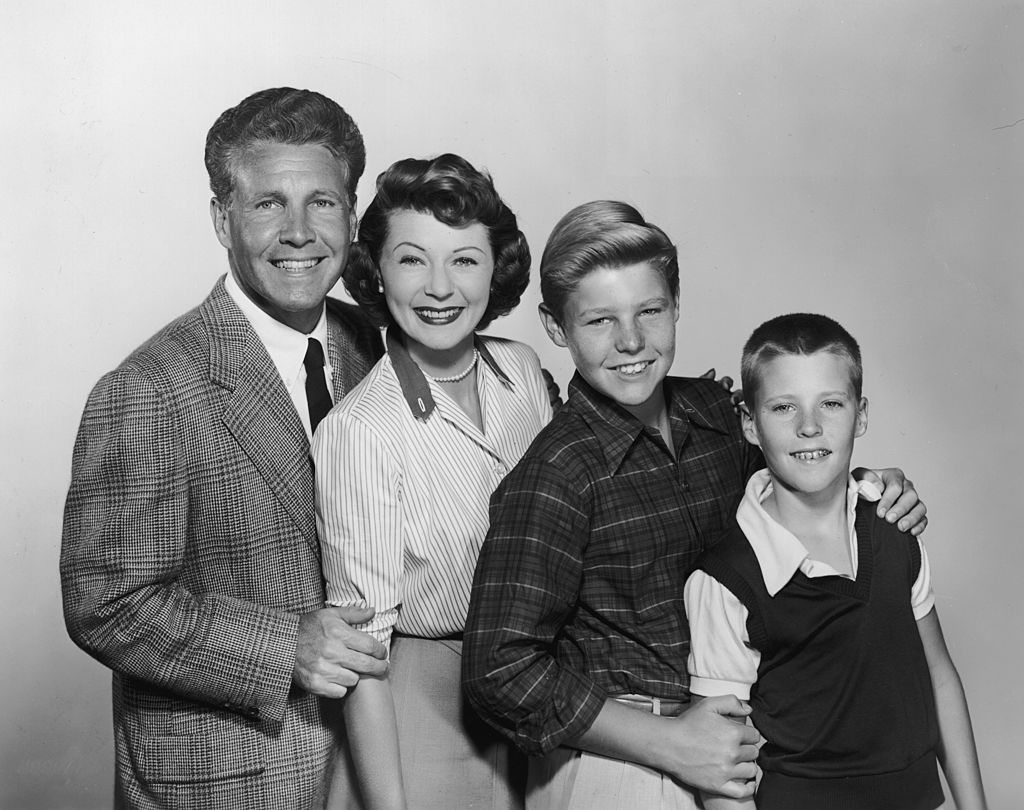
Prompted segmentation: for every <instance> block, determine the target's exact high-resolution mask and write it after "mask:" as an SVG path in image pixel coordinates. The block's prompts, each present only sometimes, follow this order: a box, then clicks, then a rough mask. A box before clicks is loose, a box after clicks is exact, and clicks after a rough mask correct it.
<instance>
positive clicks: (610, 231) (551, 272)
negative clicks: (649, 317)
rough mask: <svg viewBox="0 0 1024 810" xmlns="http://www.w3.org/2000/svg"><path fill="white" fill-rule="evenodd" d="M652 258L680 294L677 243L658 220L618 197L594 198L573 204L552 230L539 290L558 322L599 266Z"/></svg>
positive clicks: (542, 262) (672, 290) (675, 293)
mask: <svg viewBox="0 0 1024 810" xmlns="http://www.w3.org/2000/svg"><path fill="white" fill-rule="evenodd" d="M641 262H646V263H648V264H649V265H650V266H651V267H653V268H654V269H655V270H656V271H657V272H659V273H660V274H661V275H662V277H663V278H664V279H665V283H666V284H667V285H668V289H669V292H670V293H671V294H672V296H673V297H675V298H678V297H679V260H678V258H677V255H676V248H675V245H673V244H672V240H670V239H669V238H668V235H667V234H666V233H665V232H664V231H663V230H662V229H661V228H659V227H658V226H657V225H653V224H651V223H650V222H647V221H646V220H645V219H644V218H643V215H642V214H641V213H640V212H639V211H637V210H636V209H635V208H634V207H633V206H631V205H629V204H627V203H624V202H617V201H615V200H594V201H593V202H588V203H583V205H578V206H576V207H575V208H573V209H572V210H571V211H570V212H569V213H567V214H566V215H565V216H564V217H562V218H561V219H560V220H559V221H558V224H557V225H555V227H554V229H552V231H551V236H549V237H548V242H547V245H546V246H545V247H544V255H543V256H542V257H541V260H540V291H541V297H542V298H543V300H544V306H545V307H547V309H548V311H549V312H550V313H551V314H552V315H553V316H554V318H555V320H557V321H558V322H559V323H561V322H562V318H563V316H564V314H565V304H566V301H567V299H568V298H569V295H570V294H572V293H573V292H574V291H575V290H576V288H577V287H578V286H579V283H580V281H581V280H582V279H583V278H584V277H585V276H586V275H587V274H588V273H590V272H592V271H593V270H596V269H598V268H599V267H613V268H615V267H626V266H628V265H631V264H640V263H641Z"/></svg>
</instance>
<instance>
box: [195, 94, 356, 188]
mask: <svg viewBox="0 0 1024 810" xmlns="http://www.w3.org/2000/svg"><path fill="white" fill-rule="evenodd" d="M261 143H284V144H292V145H295V146H304V145H306V144H314V145H318V146H323V147H324V148H325V149H327V151H328V152H330V153H331V154H332V155H334V157H336V158H337V159H338V160H339V161H341V162H342V163H344V164H345V185H346V187H347V190H348V193H349V198H350V203H352V204H354V203H355V198H356V185H357V184H358V183H359V178H360V177H362V175H363V170H364V169H365V168H366V148H365V147H364V146H363V136H362V134H361V133H360V132H359V127H357V126H356V122H355V121H353V120H352V118H351V116H350V115H349V114H348V113H347V112H345V110H343V109H342V108H341V107H340V106H338V104H337V103H336V102H334V101H331V99H329V98H327V96H324V95H321V94H320V93H317V92H314V91H312V90H296V89H295V88H293V87H273V88H270V89H268V90H260V91H259V92H258V93H253V94H252V95H251V96H249V97H248V98H246V99H244V100H243V101H241V102H240V103H239V104H238V105H237V106H235V107H232V108H231V109H229V110H225V111H224V112H222V113H221V114H220V117H219V118H217V120H216V121H215V122H214V124H213V126H212V127H210V131H209V132H208V133H207V135H206V155H205V160H206V171H207V173H208V174H209V175H210V189H211V190H212V191H213V196H214V197H216V198H217V201H218V202H220V203H221V204H223V205H227V204H228V203H229V202H230V199H231V192H232V191H234V188H235V170H236V169H237V168H238V163H239V161H240V160H241V159H242V158H243V156H244V155H245V152H246V151H247V150H248V149H250V148H251V147H253V146H254V145H258V144H261Z"/></svg>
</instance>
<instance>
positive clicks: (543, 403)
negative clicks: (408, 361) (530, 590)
mask: <svg viewBox="0 0 1024 810" xmlns="http://www.w3.org/2000/svg"><path fill="white" fill-rule="evenodd" d="M478 340H479V341H481V342H482V343H483V346H484V347H485V348H486V350H487V352H488V353H489V354H490V355H491V356H492V357H493V359H494V361H495V364H496V365H497V366H498V367H499V368H500V369H501V371H502V372H504V374H505V376H507V378H508V380H507V381H503V380H502V379H501V378H500V376H499V375H498V374H497V373H495V369H494V368H492V367H491V366H490V364H488V363H486V362H481V363H480V364H479V366H478V371H477V390H478V393H479V396H480V406H481V412H482V413H483V422H484V432H483V433H481V432H480V431H479V430H478V429H477V427H476V426H475V425H474V424H473V422H472V420H471V419H470V418H469V417H468V416H467V415H466V414H465V413H464V412H463V411H462V409H461V408H459V406H458V405H456V404H455V402H454V401H453V400H452V399H450V398H449V397H448V396H447V395H446V394H445V393H444V386H442V385H438V384H437V383H433V382H431V383H430V391H431V393H432V395H433V398H434V401H435V402H436V410H434V411H433V412H432V413H430V414H429V416H427V417H426V418H424V419H421V418H417V416H416V415H414V414H413V411H412V409H411V408H410V406H409V404H408V403H407V401H406V399H405V397H404V396H403V391H402V383H401V381H400V380H399V377H398V375H397V374H396V371H395V365H394V363H393V362H392V359H391V356H390V355H386V356H385V357H384V358H383V359H382V360H381V361H380V362H379V363H378V364H377V365H376V366H375V367H374V368H373V370H372V371H371V372H370V374H369V375H368V376H367V377H366V379H365V380H363V382H362V383H360V384H359V385H358V386H357V387H356V389H355V390H354V391H352V393H351V394H349V396H348V397H347V398H346V399H345V400H344V401H343V402H341V403H340V404H339V405H338V406H337V407H335V408H334V410H332V411H331V413H330V414H329V415H328V416H327V417H326V418H325V419H324V421H323V422H321V423H320V427H319V428H318V429H317V432H316V436H315V437H314V440H313V457H314V460H315V463H316V470H317V476H316V484H317V521H318V528H319V531H320V536H321V538H322V539H323V544H324V576H325V578H326V580H327V598H328V601H329V602H331V603H332V604H357V605H372V606H374V607H375V608H376V609H377V614H376V616H375V617H374V619H373V621H372V622H371V624H370V625H369V627H368V629H369V631H370V632H372V633H373V634H374V635H376V636H377V637H378V638H379V639H380V640H381V641H383V642H384V643H385V644H386V643H387V642H388V640H389V639H390V635H391V631H392V628H394V627H397V629H398V630H399V631H401V632H403V633H406V634H409V635H415V636H422V637H425V638H437V637H442V636H446V635H450V634H452V633H458V632H461V631H462V627H463V622H464V621H465V617H466V609H467V606H468V602H469V589H470V584H471V582H472V579H473V570H474V567H475V565H476V557H477V553H478V551H479V549H480V544H481V543H482V542H483V538H484V535H485V534H486V533H487V524H488V517H487V504H488V501H489V499H490V496H491V493H492V492H493V491H494V488H495V487H496V486H497V485H498V483H499V482H500V481H501V479H502V478H503V477H504V476H505V474H506V473H507V472H508V470H510V469H511V468H512V467H513V466H514V465H515V464H516V462H518V461H519V458H520V457H521V456H522V454H523V452H524V451H525V450H526V448H527V447H528V446H529V444H530V442H531V441H532V440H533V438H534V436H536V434H537V433H538V431H540V429H541V427H543V426H544V425H545V424H546V423H547V422H548V420H549V419H550V418H551V405H550V402H549V395H548V391H547V388H546V386H545V383H544V379H543V377H542V376H541V373H540V364H539V362H538V360H537V357H536V355H535V354H534V353H533V351H532V350H531V349H529V348H528V347H527V346H524V345H523V344H521V343H515V342H513V341H507V340H501V339H498V338H491V337H480V338H478Z"/></svg>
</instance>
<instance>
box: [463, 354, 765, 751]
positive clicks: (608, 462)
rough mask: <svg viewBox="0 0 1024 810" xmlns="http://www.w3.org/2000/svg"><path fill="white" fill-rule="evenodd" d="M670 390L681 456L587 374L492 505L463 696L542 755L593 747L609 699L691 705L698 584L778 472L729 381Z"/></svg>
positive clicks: (672, 382)
mask: <svg viewBox="0 0 1024 810" xmlns="http://www.w3.org/2000/svg"><path fill="white" fill-rule="evenodd" d="M665 386H666V391H667V395H668V400H669V418H670V422H671V428H672V439H673V443H674V445H675V451H676V452H675V456H676V457H675V458H673V455H672V454H671V453H669V452H668V448H666V447H665V445H664V443H663V442H662V440H661V438H660V435H659V434H657V433H656V432H655V431H653V430H651V429H649V428H646V427H644V426H643V425H642V424H641V423H640V422H639V421H638V420H636V419H635V418H633V417H632V416H631V415H630V414H628V413H627V412H626V411H624V410H622V409H621V408H619V407H618V406H616V405H615V404H614V403H613V402H611V400H609V399H607V398H605V397H604V396H602V395H601V394H599V393H597V392H596V391H595V390H594V389H593V388H591V387H590V386H589V385H588V384H587V383H586V382H585V381H584V380H583V379H582V378H581V377H580V376H579V375H578V374H577V375H576V377H574V379H573V381H572V383H571V384H570V387H569V401H568V403H567V404H566V405H565V406H564V407H563V408H562V409H561V410H560V411H559V413H558V414H557V415H556V416H555V418H554V420H553V421H552V422H551V424H550V425H548V427H547V428H545V430H544V431H542V432H541V434H540V435H539V436H538V437H537V439H536V441H535V442H534V443H533V445H532V446H531V447H530V449H529V450H528V451H527V452H526V455H525V456H524V457H523V459H522V460H521V461H520V463H519V465H518V466H517V467H516V468H515V469H514V470H513V471H512V472H511V473H510V474H509V475H508V477H507V478H506V479H505V480H504V481H503V482H502V484H501V486H500V487H499V488H498V490H497V491H496V492H495V494H494V497H493V498H492V499H491V528H490V532H489V533H488V536H487V539H486V541H485V542H484V545H483V549H482V551H481V554H480V559H479V562H478V564H477V569H476V576H475V578H474V582H473V592H472V596H471V601H470V610H469V617H468V619H467V623H466V631H465V647H464V658H463V667H464V669H463V676H464V678H463V685H464V688H465V690H466V693H467V695H468V697H469V699H470V701H471V702H472V703H473V705H474V706H475V707H476V708H477V710H478V711H479V712H480V713H481V714H482V715H483V716H484V717H485V718H487V719H488V720H489V721H490V722H491V723H493V724H494V725H495V727H497V728H498V729H499V730H500V731H502V732H503V733H505V734H506V735H507V736H509V737H510V738H511V739H512V740H513V741H514V742H515V743H516V744H517V745H518V746H519V747H520V748H522V749H523V750H524V751H526V752H527V753H530V754H542V753H547V752H549V751H551V750H552V749H554V748H555V747H557V746H558V745H560V744H562V743H564V742H566V741H568V740H572V739H574V738H575V737H578V736H579V735H580V734H581V733H583V732H584V731H586V730H587V729H588V728H589V727H590V725H591V724H592V723H593V721H594V719H595V718H596V717H597V714H598V712H599V711H600V709H601V706H602V705H603V703H604V700H605V698H606V697H607V696H611V695H617V694H629V693H636V694H644V695H652V696H656V697H661V698H668V699H674V700H680V699H683V700H685V699H687V695H688V690H687V676H686V656H687V652H688V648H689V633H688V630H687V624H686V611H685V608H684V602H683V584H684V583H685V582H686V578H687V576H688V575H689V573H690V571H691V569H692V567H693V563H694V561H695V560H696V558H697V556H698V555H699V554H700V552H701V551H702V549H703V548H704V547H705V544H706V542H707V541H708V540H709V539H710V538H713V537H715V536H716V535H717V534H718V533H720V532H721V531H722V530H723V529H724V528H725V527H727V526H728V525H730V524H731V523H732V521H733V520H734V515H735V512H736V506H737V504H738V503H739V501H740V498H741V497H742V495H743V488H744V484H745V483H746V480H747V478H748V477H749V475H750V474H751V473H752V472H754V470H756V469H758V468H760V467H761V466H763V460H762V457H761V454H760V452H759V451H758V450H757V448H754V447H752V446H750V445H749V444H747V442H746V441H745V440H744V439H743V436H742V434H741V432H740V425H739V420H738V419H737V417H736V415H735V413H734V412H733V409H732V404H731V402H730V401H729V398H728V395H727V394H726V392H725V391H723V390H722V389H721V388H719V387H718V385H717V384H716V383H714V382H712V381H709V380H700V379H681V378H668V379H667V380H666V382H665Z"/></svg>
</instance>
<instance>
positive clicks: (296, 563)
mask: <svg viewBox="0 0 1024 810" xmlns="http://www.w3.org/2000/svg"><path fill="white" fill-rule="evenodd" d="M328 332H329V336H330V340H329V352H330V355H331V362H332V364H333V365H334V367H335V369H336V370H338V371H339V372H340V373H336V374H335V378H334V386H335V393H336V395H337V396H338V397H339V398H340V397H341V396H343V395H344V393H345V392H346V391H347V390H349V389H350V388H351V387H352V386H353V385H354V384H355V382H356V381H357V380H358V379H359V378H360V377H361V376H362V375H363V374H364V373H365V372H366V371H367V370H368V369H369V367H370V366H371V364H372V362H373V361H374V360H375V359H376V357H378V356H379V355H380V352H381V346H380V337H379V334H378V333H377V332H376V330H374V329H372V328H371V327H370V326H369V325H367V324H366V323H365V321H364V320H363V318H362V316H361V315H359V314H358V312H357V311H356V309H355V308H354V307H351V306H349V305H345V304H341V303H340V302H329V303H328ZM319 563H320V555H319V544H318V541H317V535H316V525H315V517H314V508H313V475H312V467H311V462H310V458H309V445H308V440H307V439H306V434H305V431H304V429H303V427H302V424H301V422H300V420H299V417H298V414H297V413H296V412H295V408H294V406H293V404H292V401H291V399H290V398H289V396H288V393H287V391H286V390H285V388H284V385H283V383H282V382H281V379H280V376H279V375H278V373H277V370H276V369H275V368H274V366H273V364H272V362H271V360H270V358H269V356H268V355H267V353H266V351H265V350H264V349H263V346H262V344H261V343H260V341H259V340H258V338H257V337H256V335H255V333H254V332H253V331H252V330H251V327H250V326H249V324H248V321H246V319H245V317H244V316H243V315H242V313H241V312H240V311H239V309H238V307H237V306H236V305H235V304H234V302H232V301H231V300H230V298H229V296H228V294H227V293H226V291H225V290H224V284H223V280H221V281H220V282H218V283H217V285H216V286H215V287H214V289H213V292H212V293H211V294H210V296H209V297H208V298H207V299H206V301H204V302H203V303H202V304H201V305H200V306H199V307H197V308H196V309H194V310H192V311H191V312H189V313H187V314H185V315H183V316H182V317H181V318H179V319H178V320H176V321H174V322H173V323H171V324H170V325H169V326H167V327H165V328H164V329H163V330H162V331H161V332H159V333H158V334H157V335H155V336H154V337H153V338H151V339H150V340H149V341H148V342H147V343H146V344H144V345H143V346H142V347H140V348H139V349H137V350H136V351H135V352H134V353H133V354H132V355H130V356H129V357H128V358H127V359H126V360H125V361H124V362H123V363H122V364H121V365H120V366H119V367H118V368H117V369H116V370H114V371H112V372H110V373H109V374H107V375H106V376H104V377H103V378H102V379H101V380H100V381H99V383H98V384H97V385H96V387H95V389H94V390H93V392H92V394H91V395H90V397H89V400H88V403H87V404H86V408H85V414H84V416H83V418H82V424H81V427H80V429H79V434H78V439H77V441H76V444H75V450H74V455H73V460H72V474H71V488H70V491H69V493H68V499H67V503H66V506H65V512H64V535H63V545H62V549H61V581H62V587H63V597H64V615H65V620H66V622H67V627H68V632H69V634H70V635H71V637H72V639H74V641H75V642H76V643H77V644H78V645H79V646H81V647H82V648H83V649H85V650H86V651H87V652H88V653H89V654H90V655H92V656H94V657H95V658H96V659H97V660H99V661H100V662H101V663H103V664H105V665H106V666H108V667H110V668H111V669H113V670H114V679H113V689H114V696H113V707H114V738H115V748H116V752H117V767H118V779H119V782H120V785H121V789H122V791H123V794H124V802H125V806H127V807H131V808H153V807H174V808H191V807H195V808H204V809H205V810H210V809H214V810H215V809H216V808H232V810H234V809H235V808H274V809H275V810H276V809H277V808H293V807H294V808H300V807H303V808H304V807H308V806H310V804H311V803H312V802H313V801H314V797H315V795H316V794H317V792H318V791H319V790H320V789H321V782H322V778H323V771H324V767H325V764H326V761H327V757H328V755H329V753H330V749H331V746H332V734H331V730H330V727H329V725H328V724H327V722H326V720H327V718H326V717H325V716H324V713H325V712H326V711H327V710H328V708H329V707H328V704H327V703H326V702H325V703H323V704H322V703H321V701H319V700H318V699H317V698H315V697H313V696H311V695H308V694H305V693H302V692H300V691H299V690H297V689H294V688H292V686H291V672H292V666H293V664H294V657H295V642H296V633H297V627H298V614H299V613H301V612H305V611H309V610H313V609H315V608H318V607H320V606H321V605H322V600H323V590H322V587H321V578H320V570H319Z"/></svg>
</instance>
